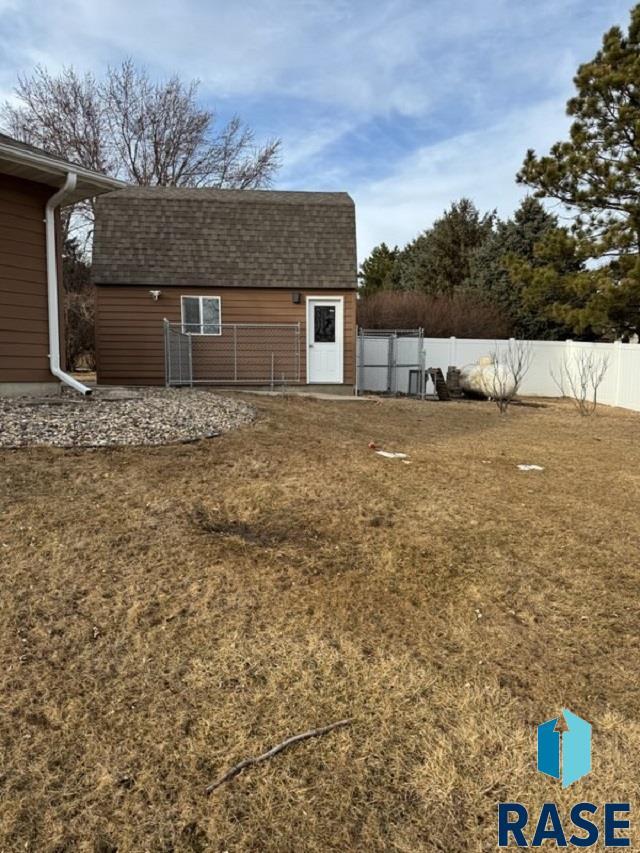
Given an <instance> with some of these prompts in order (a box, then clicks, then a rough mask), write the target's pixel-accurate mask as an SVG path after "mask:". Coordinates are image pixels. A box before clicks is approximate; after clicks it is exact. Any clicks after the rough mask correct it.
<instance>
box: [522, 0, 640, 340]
mask: <svg viewBox="0 0 640 853" xmlns="http://www.w3.org/2000/svg"><path fill="white" fill-rule="evenodd" d="M574 82H575V85H576V89H577V94H576V96H575V97H574V98H572V99H571V100H570V101H569V102H568V105H567V112H568V114H569V115H570V116H572V117H573V118H574V122H573V125H572V126H571V130H570V134H569V139H568V140H566V141H564V142H558V143H556V144H555V145H554V146H553V147H552V148H551V151H550V153H549V154H548V155H547V156H543V157H538V156H537V155H536V154H535V153H534V152H533V151H529V152H528V154H527V157H526V159H525V162H524V165H523V167H522V169H521V171H520V173H519V175H518V180H520V181H521V182H523V183H526V184H528V185H529V186H530V187H532V188H533V189H534V190H535V192H536V195H537V196H540V197H542V196H545V197H548V198H554V199H557V200H558V201H560V202H562V203H563V204H565V205H566V206H567V207H568V208H570V209H571V210H573V211H577V215H576V221H575V227H574V229H573V240H574V242H575V246H574V247H573V249H572V254H573V256H574V257H576V258H577V257H580V258H582V259H583V260H590V261H598V262H599V266H598V267H597V269H594V267H593V264H591V265H590V266H589V268H588V269H587V270H585V271H583V273H582V274H581V276H580V277H579V278H576V277H575V275H574V274H573V273H571V274H570V280H569V282H568V283H567V287H566V290H567V293H571V294H573V295H574V297H575V298H578V297H579V298H578V301H579V302H580V303H581V305H580V307H579V308H576V306H575V304H574V301H575V299H574V300H572V299H569V301H568V302H567V303H566V305H565V309H564V310H563V308H562V305H561V304H560V303H558V304H556V303H555V302H554V300H553V299H552V298H551V296H552V295H553V294H555V295H556V296H557V295H558V294H557V291H556V290H555V289H554V288H556V285H557V281H556V280H555V278H554V276H553V275H550V276H548V277H547V279H546V280H547V281H548V283H549V287H550V293H549V299H548V300H547V301H548V302H549V303H550V304H553V305H554V306H555V307H554V308H553V311H554V312H555V315H556V316H560V315H562V316H563V317H564V319H565V320H566V322H568V323H570V324H572V326H573V328H574V330H575V331H576V332H578V333H580V334H582V333H590V332H594V333H596V332H599V333H600V334H602V335H604V336H612V335H615V334H621V333H629V332H637V331H638V330H640V299H639V295H640V260H639V258H640V4H638V5H636V6H635V7H634V8H633V10H632V12H631V23H630V26H629V31H628V34H627V35H624V34H623V32H622V30H621V29H620V28H619V27H613V28H612V29H611V30H609V32H608V33H606V34H605V36H604V39H603V44H602V48H601V50H599V51H598V53H597V54H596V56H595V57H594V59H593V60H592V61H591V62H587V63H585V64H584V65H582V66H580V68H579V69H578V73H577V75H576V77H575V80H574ZM554 245H555V247H556V248H557V249H558V250H560V251H561V252H562V251H565V252H566V249H567V246H566V241H565V240H564V238H563V239H562V240H557V241H555V243H554V242H553V241H551V243H550V244H549V246H548V248H551V247H553V246H554ZM559 260H561V257H560V258H551V259H550V265H549V268H550V269H555V270H556V271H557V266H558V261H559ZM535 278H536V284H535V287H534V291H535V292H536V293H538V294H539V292H540V288H541V287H542V285H543V280H544V276H542V275H541V274H538V275H537V276H536V277H535ZM531 286H533V285H531ZM576 311H577V312H578V313H576Z"/></svg>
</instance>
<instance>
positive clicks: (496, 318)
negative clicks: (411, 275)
mask: <svg viewBox="0 0 640 853" xmlns="http://www.w3.org/2000/svg"><path fill="white" fill-rule="evenodd" d="M358 325H359V326H361V327H362V328H364V329H416V328H420V327H422V328H423V329H424V334H425V336H426V337H429V338H448V337H451V336H452V335H453V336H455V337H457V338H492V339H496V338H508V337H510V336H511V334H512V333H513V326H512V323H511V320H510V319H509V318H508V317H507V316H506V314H505V313H504V312H503V311H502V310H501V309H500V308H499V307H498V306H497V305H494V304H492V303H490V302H487V301H485V300H483V299H482V298H481V297H479V296H477V295H476V294H473V293H469V292H467V291H459V292H458V293H454V294H452V295H433V294H426V293H421V292H420V291H417V290H409V291H398V290H383V291H380V292H378V293H374V294H373V295H371V296H367V297H363V298H361V299H359V300H358Z"/></svg>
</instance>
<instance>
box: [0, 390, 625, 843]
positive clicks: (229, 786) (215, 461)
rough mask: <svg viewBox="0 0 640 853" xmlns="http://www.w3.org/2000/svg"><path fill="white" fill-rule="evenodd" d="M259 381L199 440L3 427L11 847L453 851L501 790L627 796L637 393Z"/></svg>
mask: <svg viewBox="0 0 640 853" xmlns="http://www.w3.org/2000/svg"><path fill="white" fill-rule="evenodd" d="M255 399H256V400H257V401H258V402H257V404H256V405H257V408H258V412H259V417H258V420H257V421H256V423H255V424H254V425H252V426H249V427H245V428H243V429H241V430H239V431H236V432H232V433H229V434H227V435H225V436H224V437H222V438H218V439H213V440H210V441H202V442H198V443H196V444H191V445H180V446H173V447H162V448H156V449H148V448H147V449H144V448H138V449H136V448H125V449H119V450H111V451H106V450H104V451H69V450H66V451H63V450H48V449H40V450H31V451H24V450H22V451H4V452H2V453H0V459H1V464H2V469H1V470H2V476H1V478H0V483H1V487H0V494H1V500H2V521H1V524H2V532H1V535H0V555H1V558H2V562H3V585H2V608H1V610H0V674H1V678H2V703H1V706H2V707H1V711H0V748H1V750H2V756H1V757H2V761H1V765H0V793H1V799H0V803H1V805H0V850H2V851H14V850H15V851H18V850H20V851H25V850H26V851H38V853H40V851H44V852H45V853H54V851H55V853H63V851H64V853H67V851H69V853H70V851H83V853H84V851H87V853H114V851H118V853H125V851H126V853H129V851H131V853H143V851H153V853H161V851H162V852H163V853H169V851H172V853H182V851H219V852H220V853H222V851H229V853H236V851H277V852H278V853H288V851H291V853H293V851H296V853H298V851H363V853H364V851H367V853H371V851H404V852H405V853H416V851H447V852H448V853H457V851H467V850H469V851H484V850H493V849H495V847H496V803H497V802H498V801H501V800H519V801H522V802H523V803H525V804H526V805H527V806H529V807H530V809H531V810H532V811H533V810H534V808H535V807H536V806H539V805H540V804H541V803H542V802H544V801H545V800H550V801H554V802H557V803H558V804H559V805H560V806H561V807H562V809H566V807H567V806H569V805H570V804H573V803H574V802H577V801H579V800H589V801H592V802H594V803H596V804H601V803H603V802H604V801H605V800H620V801H626V800H630V801H631V802H632V804H633V803H634V802H635V800H636V798H637V794H638V789H639V788H640V781H639V780H640V713H639V712H640V693H639V681H638V670H639V667H640V653H639V645H640V640H639V629H640V616H639V608H638V580H639V564H640V560H639V557H638V546H639V544H640V512H639V506H638V490H639V487H640V466H639V463H640V441H639V437H640V415H636V414H633V413H625V412H622V411H619V410H612V409H609V410H607V409H602V410H601V411H600V413H599V414H598V415H597V416H596V417H594V418H591V419H587V420H581V419H580V418H579V417H578V415H577V414H576V413H575V412H574V410H573V409H572V407H571V406H570V404H568V403H558V402H554V403H551V402H549V403H546V404H545V405H543V406H518V407H513V408H512V409H511V411H510V413H509V414H508V415H507V416H505V417H501V416H500V415H499V414H498V413H497V410H496V409H495V407H494V406H492V405H491V404H489V403H468V402H464V403H454V402H452V403H441V404H439V403H434V402H424V403H421V402H417V401H393V400H387V401H383V402H320V401H314V400H299V399H298V400H294V399H281V398H255ZM371 440H375V441H377V442H378V443H379V444H380V445H382V446H383V447H385V448H387V449H390V450H399V451H404V452H405V453H407V454H409V458H410V462H411V464H404V463H403V462H402V461H400V460H398V459H385V458H382V457H380V456H377V455H376V454H375V453H374V452H372V450H370V449H369V448H368V443H369V442H370V441H371ZM519 463H534V464H538V465H541V466H544V471H526V472H525V471H520V470H519V469H518V468H517V465H518V464H519ZM562 707H569V708H570V709H571V710H572V711H574V712H576V713H578V714H580V715H581V716H583V717H584V718H586V719H587V720H589V721H590V722H591V723H592V724H593V771H592V773H591V774H590V776H588V777H586V778H585V779H583V780H581V781H580V782H577V783H576V784H575V785H573V786H572V787H571V788H569V789H568V790H566V791H562V790H561V788H560V786H559V783H557V782H555V781H553V780H551V779H549V778H547V777H544V776H542V775H540V774H538V773H537V772H536V771H535V726H536V725H537V724H538V723H539V722H542V721H544V720H547V719H549V718H550V717H553V716H556V715H557V714H558V712H559V711H560V709H561V708H562ZM345 717H350V718H352V722H351V724H350V725H349V726H348V727H345V728H342V729H339V730H336V731H333V732H331V733H329V734H326V735H324V736H322V737H319V738H316V739H313V740H308V741H305V742H302V743H300V744H298V745H296V746H294V747H293V748H291V749H290V750H288V751H286V752H283V753H281V754H280V755H278V756H277V757H275V758H273V759H272V760H270V761H267V762H265V763H263V764H260V765H258V766H254V767H250V768H248V769H247V770H246V771H245V772H244V773H241V774H240V775H239V776H237V777H236V778H235V779H233V780H232V781H230V782H228V783H226V784H223V785H222V786H221V787H220V788H218V789H217V790H216V791H214V792H213V793H212V794H211V795H210V796H206V795H205V793H204V789H205V787H206V786H207V785H208V784H209V783H211V782H213V781H215V780H216V779H217V778H218V777H219V776H220V775H221V774H222V773H224V771H226V770H227V769H228V768H229V767H231V766H232V765H234V764H235V763H236V762H238V761H240V760H241V759H243V758H245V757H247V756H252V755H257V754H259V753H261V752H263V751H264V750H266V749H268V748H269V747H271V746H273V745H275V744H277V743H278V742H280V741H282V740H283V739H284V738H286V737H288V736H290V735H293V734H296V733H298V732H302V731H305V730H306V729H309V728H312V727H316V726H322V725H326V724H328V723H331V722H334V721H336V720H340V719H342V718H345ZM632 837H633V838H634V841H635V842H636V843H637V842H638V841H640V834H638V833H637V832H636V831H635V827H633V830H632Z"/></svg>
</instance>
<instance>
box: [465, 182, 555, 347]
mask: <svg viewBox="0 0 640 853" xmlns="http://www.w3.org/2000/svg"><path fill="white" fill-rule="evenodd" d="M557 227H558V220H557V217H556V216H554V215H553V214H551V213H548V212H547V211H546V210H545V208H544V207H543V205H542V204H541V203H540V202H539V201H538V200H537V199H535V198H532V197H530V196H527V197H526V198H525V199H524V200H523V201H522V203H521V204H520V207H519V208H518V209H517V210H516V212H515V213H514V215H513V217H512V218H511V219H508V220H507V221H506V222H498V223H497V224H496V229H495V232H494V233H493V234H492V235H491V237H490V238H489V239H488V240H487V241H486V242H485V243H483V244H482V245H481V246H480V248H479V249H477V250H476V252H475V253H474V254H473V257H472V259H471V271H470V276H469V287H470V288H473V289H474V290H478V291H480V293H481V294H482V295H483V296H485V297H486V298H487V299H488V300H490V301H491V302H492V303H494V304H496V305H499V306H500V307H501V308H502V310H503V311H504V312H505V314H506V315H507V316H508V317H509V318H510V320H511V321H512V323H513V325H514V329H515V334H516V335H517V336H518V337H524V338H549V337H556V336H557V335H558V334H563V333H564V331H565V329H564V326H562V327H561V328H559V327H558V325H557V323H556V322H554V321H553V320H550V319H549V318H548V317H547V316H546V313H545V312H544V311H543V310H540V306H538V305H537V304H536V303H535V302H534V301H532V302H530V303H528V304H527V303H525V301H524V299H523V287H524V283H523V282H524V280H525V279H528V276H525V277H523V275H522V274H521V266H522V265H521V263H518V262H524V263H525V264H526V265H530V266H531V267H532V268H534V269H535V268H537V267H540V266H543V265H544V264H545V261H543V260H542V259H541V258H539V257H538V255H537V253H536V246H538V244H539V243H540V242H541V240H543V238H544V237H545V236H546V235H548V234H549V233H550V232H551V231H553V230H555V229H556V228H557ZM561 268H562V267H561ZM512 273H513V274H512Z"/></svg>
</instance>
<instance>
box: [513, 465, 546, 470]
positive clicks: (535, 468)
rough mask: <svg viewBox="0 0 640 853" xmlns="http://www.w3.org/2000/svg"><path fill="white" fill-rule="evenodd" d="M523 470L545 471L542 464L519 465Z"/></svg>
mask: <svg viewBox="0 0 640 853" xmlns="http://www.w3.org/2000/svg"><path fill="white" fill-rule="evenodd" d="M518 468H519V469H520V470H521V471H544V468H543V467H542V465H518Z"/></svg>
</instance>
